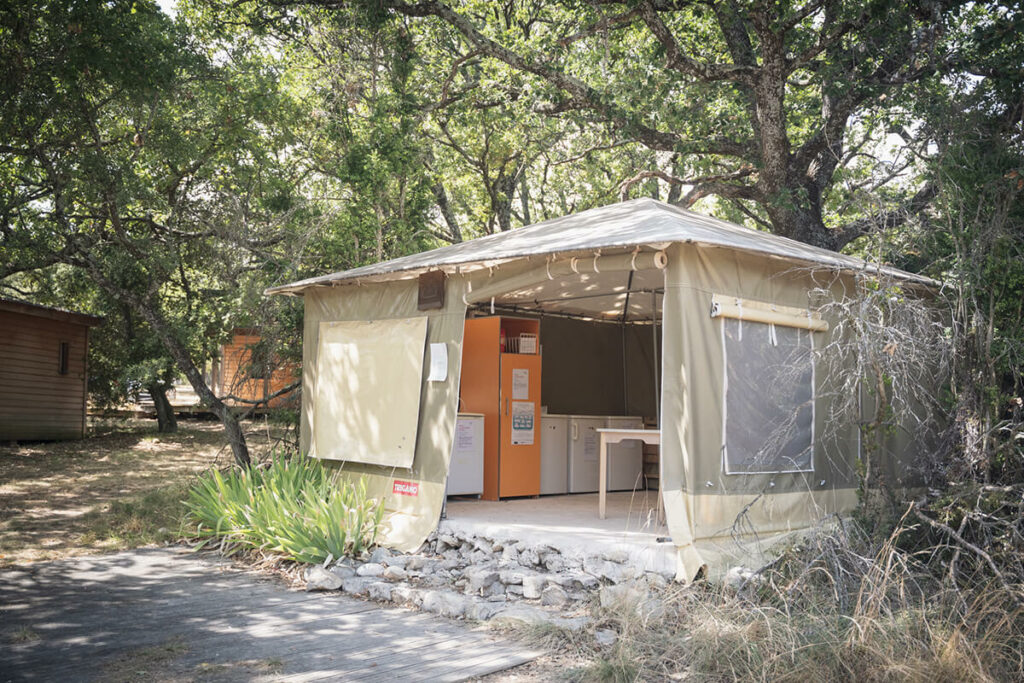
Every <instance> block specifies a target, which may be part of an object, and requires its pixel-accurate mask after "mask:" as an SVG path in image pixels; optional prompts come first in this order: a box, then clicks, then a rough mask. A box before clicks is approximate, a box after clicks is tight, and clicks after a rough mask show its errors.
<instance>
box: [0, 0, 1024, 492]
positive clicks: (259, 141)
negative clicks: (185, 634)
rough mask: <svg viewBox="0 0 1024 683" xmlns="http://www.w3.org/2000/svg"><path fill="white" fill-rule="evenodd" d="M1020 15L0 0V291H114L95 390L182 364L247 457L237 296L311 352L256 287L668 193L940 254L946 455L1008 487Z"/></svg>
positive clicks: (766, 5) (695, 205) (279, 344)
mask: <svg viewBox="0 0 1024 683" xmlns="http://www.w3.org/2000/svg"><path fill="white" fill-rule="evenodd" d="M1022 36H1024V7H1022V4H1021V3H1020V2H963V1H956V0H934V1H926V2H917V3H903V2H896V1H891V0H870V1H868V2H844V1H841V0H806V1H804V2H781V1H780V2H769V1H766V0H754V1H746V0H724V1H721V2H712V1H706V2H690V1H684V0H678V1H669V0H644V1H638V2H616V1H613V0H563V1H561V2H542V1H539V0H503V1H500V2H492V1H485V0H452V1H450V2H441V1H433V0H422V1H419V2H414V1H409V2H405V1H402V0H362V1H357V0H353V1H343V0H322V1H318V0H305V1H301V0H300V1H296V2H288V1H284V0H282V1H280V2H270V3H260V2H245V1H240V2H234V3H230V4H225V3H217V2H210V1H209V0H181V2H179V3H177V4H176V5H166V6H164V7H161V6H160V5H158V4H157V3H154V2H145V1H139V2H130V1H127V0H111V1H108V2H98V1H86V2H44V1H42V0H19V1H16V2H13V3H7V4H6V5H5V6H4V7H3V8H0V131H2V134H0V179H2V182H0V296H5V297H14V298H19V299H23V300H27V301H31V302H35V303H40V304H46V305H56V306H61V307H66V308H70V309H74V310H79V311H84V312H90V313H97V314H100V315H103V316H104V318H105V322H104V324H103V325H102V326H101V327H100V328H98V330H97V331H96V332H95V334H94V337H93V342H92V345H91V348H90V359H89V368H90V377H89V389H90V395H91V396H92V398H93V399H94V400H95V401H96V402H98V403H107V404H112V403H116V402H119V401H122V400H124V399H125V398H128V397H130V396H131V395H132V394H133V393H137V392H138V391H139V390H140V389H146V390H148V391H149V393H151V394H152V395H153V396H154V398H159V397H161V396H163V395H164V394H165V393H166V391H167V390H168V389H169V388H170V387H171V385H172V382H173V381H174V380H175V379H176V378H184V379H186V380H187V381H188V382H189V383H190V384H191V385H192V386H193V388H194V389H195V391H196V393H197V394H198V395H199V397H200V399H201V400H202V401H203V403H204V404H206V405H207V406H208V407H209V408H210V410H211V411H213V412H214V413H216V414H217V415H218V417H220V419H221V421H222V422H223V423H224V426H225V429H226V430H227V434H228V437H229V439H230V440H231V443H232V446H233V451H234V455H235V459H236V461H237V462H239V463H241V464H245V463H247V462H248V460H249V456H248V449H247V447H246V443H245V438H244V434H243V433H242V430H241V429H240V427H239V426H238V421H237V419H236V418H235V416H234V415H233V414H232V412H231V411H230V410H229V409H228V407H227V406H226V405H225V403H224V401H223V398H224V397H223V396H217V395H215V394H214V392H213V391H212V390H211V388H210V386H209V383H208V382H207V381H206V378H204V375H203V372H202V370H203V368H204V366H205V365H206V363H207V362H208V361H210V360H211V359H212V358H213V357H215V355H216V354H217V352H218V349H219V348H220V345H221V344H222V343H223V342H225V341H226V340H227V339H228V338H229V336H230V334H231V332H232V330H234V329H236V328H239V327H246V328H259V329H260V330H261V331H262V333H263V337H264V339H265V340H266V343H265V344H263V345H261V347H260V349H259V351H260V353H261V354H264V355H265V357H266V358H268V359H269V358H284V359H287V358H289V357H291V358H296V354H297V353H298V349H299V348H300V343H299V342H300V340H301V315H302V313H301V307H300V305H299V302H297V301H295V300H290V299H286V298H266V297H264V296H262V291H263V290H264V289H265V288H266V287H268V286H273V285H277V284H281V283H283V282H287V281H291V280H295V279H299V278H302V277H305V276H309V275H315V274H322V273H325V272H331V271H337V270H343V269H347V268H351V267H355V266H358V265H362V264H365V263H370V262H375V261H379V260H382V259H387V258H392V257H396V256H400V255H404V254H409V253H413V252H417V251H422V250H424V249H429V248H432V247H436V246H440V245H444V244H449V243H453V242H458V241H461V240H464V239H471V238H473V237H477V236H480V235H484V234H490V233H494V232H498V231H505V230H513V229H515V228H517V227H519V226H521V225H526V224H530V223H534V222H538V221H542V220H545V219H547V218H553V217H556V216H561V215H565V214H568V213H573V212H576V211H580V210H583V209H586V208H590V207H593V206H600V205H604V204H608V203H611V202H615V201H618V200H620V199H624V198H631V197H638V196H649V197H654V198H657V199H660V200H663V201H667V202H670V203H673V204H676V205H679V206H681V207H684V208H688V209H692V210H695V211H699V212H703V213H707V214H710V215H714V216H718V217H721V218H725V219H728V220H732V221H736V222H739V223H743V224H746V225H748V226H749V227H751V228H754V229H759V230H767V231H770V232H773V233H775V234H779V235H784V236H787V237H791V238H793V239H797V240H801V241H803V242H807V243H810V244H814V245H817V246H820V247H824V248H827V249H833V250H842V251H844V252H847V253H852V254H856V255H859V256H862V257H865V258H867V259H868V260H871V261H879V262H885V263H890V264H893V265H896V266H898V267H900V268H903V269H906V270H910V271H913V272H918V273H923V274H925V275H928V276H930V277H933V278H935V279H937V280H939V281H941V282H942V283H944V284H943V288H942V291H941V293H940V298H941V300H942V302H943V304H945V305H948V307H949V310H950V311H951V313H950V324H949V325H948V326H947V327H946V328H945V330H944V334H945V337H946V342H948V348H949V349H950V359H951V366H950V369H951V373H950V378H951V379H950V384H949V387H948V390H947V391H945V392H943V394H942V396H941V399H942V402H943V405H944V410H945V411H946V413H947V417H948V418H949V420H948V422H949V424H950V425H951V429H950V433H949V435H948V438H947V444H948V445H949V448H948V449H946V450H945V451H944V455H943V459H944V460H943V463H942V467H941V468H940V470H939V471H938V477H939V478H938V479H937V480H936V482H935V483H936V484H937V485H939V486H942V487H945V486H949V485H952V484H955V483H962V482H964V481H970V482H975V483H979V484H980V485H986V486H987V485H993V484H994V483H1002V484H1006V485H1010V486H1016V485H1018V484H1019V483H1020V482H1021V481H1024V457H1022V456H1024V453H1022V448H1024V446H1022V444H1024V436H1022V431H1021V422H1022V414H1024V409H1022V398H1021V397H1022V395H1024V390H1022V373H1021V367H1022V363H1021V359H1022V354H1024V329H1022V325H1021V322H1022V313H1024V258H1022V248H1024V221H1022V219H1024V203H1022V201H1021V198H1022V197H1024V194H1022V191H1024V155H1022V152H1024V123H1022V116H1024V37H1022ZM878 341H879V342H880V343H886V342H885V339H883V338H881V337H880V338H879V340H878ZM880 348H882V349H883V350H884V353H879V354H878V355H879V357H882V358H884V357H885V356H886V355H888V356H889V357H890V358H891V357H893V356H894V355H898V354H900V353H902V352H903V349H902V348H900V349H897V348H895V347H893V346H891V345H888V346H884V347H880ZM907 352H908V353H909V352H911V349H909V348H908V349H907Z"/></svg>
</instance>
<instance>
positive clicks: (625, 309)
mask: <svg viewBox="0 0 1024 683" xmlns="http://www.w3.org/2000/svg"><path fill="white" fill-rule="evenodd" d="M635 272H636V271H635V270H631V271H629V279H628V280H626V300H625V301H624V302H623V304H622V321H621V322H620V323H619V331H620V332H621V339H622V341H621V344H622V414H623V415H629V373H628V372H627V367H626V317H627V316H628V315H629V295H630V293H631V292H632V290H633V274H634V273H635Z"/></svg>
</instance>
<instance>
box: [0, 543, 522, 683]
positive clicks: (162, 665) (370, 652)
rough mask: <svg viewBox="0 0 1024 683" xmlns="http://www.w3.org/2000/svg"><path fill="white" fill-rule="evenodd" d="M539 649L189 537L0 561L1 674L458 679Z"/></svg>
mask: <svg viewBox="0 0 1024 683" xmlns="http://www.w3.org/2000/svg"><path fill="white" fill-rule="evenodd" d="M538 654H540V653H539V652H537V651H535V650H533V649H531V648H529V647H527V646H524V645H521V644H517V643H514V642H511V641H508V640H505V639H502V638H499V637H496V636H494V635H493V634H491V633H489V632H488V631H487V630H486V629H471V628H469V627H468V626H466V625H464V624H459V623H457V622H453V621H450V620H447V619H442V618H439V617H435V616H433V615H429V614H425V613H419V612H415V611H411V610H406V609H397V608H387V609H385V608H382V607H380V606H378V605H376V604H374V603H371V602H365V601H362V600H355V599H352V598H350V597H346V596H344V595H341V594H339V593H333V592H332V593H306V592H302V591H297V590H292V589H288V588H286V587H285V586H284V585H283V584H281V583H280V582H279V581H277V580H274V579H270V578H267V577H263V576H258V575H255V574H253V573H250V572H246V571H243V570H240V569H238V568H237V567H234V566H232V565H231V564H230V563H228V562H226V561H225V560H223V559H221V558H218V557H215V556H211V555H210V554H201V555H197V554H195V553H191V552H188V551H187V550H185V549H183V548H150V549H144V550H135V551H130V552H122V553H117V554H114V555H105V556H102V557H94V558H74V559H68V560H61V561H58V562H46V563H36V564H32V565H29V566H27V567H23V568H17V569H10V570H5V571H0V681H23V680H24V681H30V680H39V681H58V680H70V679H74V680H87V681H88V680H102V681H147V682H149V683H158V682H167V681H252V680H274V681H282V680H287V681H312V680H345V681H354V680H367V681H459V680H465V679H467V678H473V677H477V676H482V675H486V674H488V673H491V672H495V671H500V670H503V669H507V668H509V667H514V666H517V665H519V664H522V663H524V662H528V661H530V660H532V659H534V658H535V657H537V656H538Z"/></svg>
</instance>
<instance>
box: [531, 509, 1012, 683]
mask: <svg viewBox="0 0 1024 683" xmlns="http://www.w3.org/2000/svg"><path fill="white" fill-rule="evenodd" d="M846 529H847V531H849V525H847V527H846ZM906 532H908V528H907V527H902V526H901V527H898V528H897V531H896V532H894V533H893V534H892V536H890V537H889V538H888V539H884V540H883V541H881V542H873V541H871V540H870V539H868V538H867V537H866V536H863V535H857V534H852V533H850V534H844V533H843V530H842V529H840V530H838V531H837V530H836V529H828V530H827V531H826V530H824V529H823V530H822V531H821V532H819V533H818V534H817V535H816V536H814V537H812V538H811V539H809V540H808V541H807V542H806V543H804V544H803V545H801V546H800V547H798V548H792V549H790V550H788V551H787V552H786V553H785V554H784V555H783V557H782V559H781V560H780V561H779V562H778V563H777V564H775V565H773V566H772V567H770V568H767V569H766V570H765V571H764V572H763V573H762V574H761V575H760V578H758V579H757V580H756V581H751V582H750V583H748V584H747V585H746V586H744V587H742V588H740V589H739V590H738V591H737V590H735V589H733V590H729V589H725V588H723V587H720V586H710V585H707V584H698V585H694V586H690V587H685V588H684V587H679V586H674V587H670V588H669V589H668V590H667V591H666V592H665V593H664V594H663V595H661V596H660V597H661V598H662V604H663V607H664V609H663V610H660V611H658V612H655V613H648V614H644V615H638V614H637V613H635V612H634V611H633V610H632V609H631V608H630V607H629V606H624V608H623V609H616V610H607V611H602V610H595V614H594V616H595V621H594V623H593V624H592V625H591V626H590V628H589V629H588V630H587V631H584V632H581V633H576V634H573V633H569V632H561V633H560V634H558V635H557V638H558V642H557V643H556V644H555V645H554V649H555V650H556V651H558V652H560V653H562V656H563V660H564V658H567V657H568V656H569V655H570V654H571V653H572V654H575V655H576V656H578V657H582V658H583V659H585V660H587V661H588V662H589V664H588V665H587V666H585V667H583V668H576V669H572V668H565V667H563V668H561V669H560V670H559V669H557V668H552V669H550V670H549V671H547V672H546V673H547V674H548V675H550V677H551V678H552V679H555V678H557V679H561V680H600V681H636V680H640V681H665V680H685V681H794V682H799V683H806V682H807V681H921V682H928V683H938V682H940V681H979V682H983V681H984V682H989V681H991V682H995V681H1008V680H1024V610H1021V609H1020V608H1019V607H1018V606H1017V602H1016V601H1017V599H1018V598H1019V595H1018V593H1019V592H1020V587H1016V586H1015V587H1013V588H1012V589H1011V590H1012V591H1014V593H1013V594H1009V593H1008V592H1007V589H1006V588H1004V587H1003V586H1002V585H1001V584H1000V583H999V582H997V581H995V580H991V579H990V580H987V581H985V582H978V583H977V584H975V585H974V586H972V587H970V588H968V589H965V588H964V587H963V586H960V587H957V588H955V589H954V588H952V587H950V586H948V585H944V584H943V582H942V580H941V578H940V577H937V576H936V574H935V572H934V570H933V569H934V568H932V567H930V566H928V565H927V564H926V563H925V562H924V561H922V559H920V558H921V557H923V556H925V555H926V554H925V553H919V552H913V551H908V550H906V549H901V536H902V535H903V534H904V533H906ZM599 629H606V630H611V631H613V632H614V633H615V634H616V635H617V640H616V642H615V643H614V644H612V645H611V646H606V647H601V646H599V645H598V644H597V643H596V640H595V637H594V634H595V632H596V631H597V630H599ZM550 637H551V634H546V638H549V639H550Z"/></svg>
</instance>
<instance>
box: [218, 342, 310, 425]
mask: <svg viewBox="0 0 1024 683" xmlns="http://www.w3.org/2000/svg"><path fill="white" fill-rule="evenodd" d="M259 342H260V336H259V335H257V334H245V333H239V332H236V333H235V335H234V336H233V337H232V338H231V341H230V342H229V343H227V344H225V345H224V346H222V347H221V357H220V365H219V368H218V371H217V374H218V377H217V380H216V387H215V391H217V393H218V394H219V395H221V396H227V395H228V394H231V395H234V396H236V397H238V398H241V399H245V400H247V401H258V400H261V399H263V398H265V397H267V396H270V395H272V394H275V393H277V392H278V391H281V390H282V389H284V388H285V387H287V386H288V385H289V384H291V383H292V382H294V381H296V378H297V375H298V373H297V372H296V367H295V365H294V364H275V366H274V369H273V371H272V372H271V375H270V377H269V378H267V379H246V378H245V373H246V371H247V370H248V368H249V365H250V364H251V362H252V349H251V347H252V346H254V345H256V344H258V343H259ZM294 401H295V398H294V396H293V395H289V394H285V395H283V396H278V397H277V398H274V399H271V401H270V403H269V404H268V405H267V407H269V408H280V407H282V406H286V405H290V404H292V403H293V402H294ZM227 403H229V404H234V403H235V401H233V400H229V401H227Z"/></svg>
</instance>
